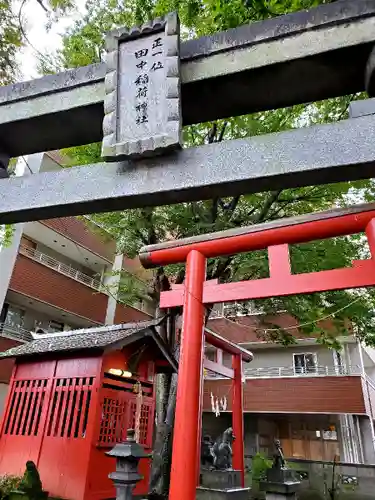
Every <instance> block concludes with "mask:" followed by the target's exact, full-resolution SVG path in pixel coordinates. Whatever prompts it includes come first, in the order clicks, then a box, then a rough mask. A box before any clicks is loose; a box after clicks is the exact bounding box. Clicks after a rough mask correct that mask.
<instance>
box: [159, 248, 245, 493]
mask: <svg viewBox="0 0 375 500" xmlns="http://www.w3.org/2000/svg"><path fill="white" fill-rule="evenodd" d="M205 276H206V258H205V257H204V255H203V254H202V253H200V252H197V251H196V250H192V251H191V252H190V253H189V254H188V256H187V260H186V278H185V288H184V304H183V316H182V334H181V347H180V363H179V370H178V385H177V403H176V415H175V425H174V438H173V451H172V456H173V460H172V469H171V485H170V492H169V498H170V500H193V499H195V496H196V488H197V478H198V477H199V472H198V471H199V469H200V446H201V434H202V416H201V414H202V396H203V395H202V382H203V346H204V311H205V308H204V305H203V286H204V282H205ZM208 342H209V343H211V344H212V345H216V346H217V347H220V348H222V349H223V350H225V351H227V352H231V350H230V349H229V348H228V347H229V345H230V343H229V342H225V341H220V340H219V339H217V338H214V337H212V336H211V337H210V338H208ZM220 342H222V344H220ZM232 359H233V378H232V387H233V391H232V393H233V396H232V398H233V399H232V415H233V417H232V419H233V433H234V435H235V437H236V440H235V442H234V443H233V467H234V468H235V469H237V470H240V471H241V483H242V486H244V482H245V475H244V432H243V404H242V357H241V354H239V353H238V351H237V350H236V351H233V352H232Z"/></svg>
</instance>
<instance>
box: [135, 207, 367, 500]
mask: <svg viewBox="0 0 375 500" xmlns="http://www.w3.org/2000/svg"><path fill="white" fill-rule="evenodd" d="M363 231H365V232H366V235H367V240H368V244H369V247H370V251H371V258H370V259H367V260H359V261H355V262H353V266H352V267H351V268H345V269H334V270H329V271H320V272H314V273H304V274H298V275H293V274H292V273H291V269H290V262H289V249H288V245H289V244H296V243H303V242H309V241H313V240H317V239H324V238H332V237H336V236H344V235H349V234H355V233H360V232H363ZM264 248H268V257H269V273H270V277H269V278H266V279H258V280H252V281H243V282H238V283H224V284H215V283H212V282H205V277H206V261H207V259H208V258H212V257H219V256H223V255H231V254H236V253H240V252H248V251H252V250H259V249H264ZM140 259H141V262H142V263H143V265H144V266H145V267H154V266H162V265H167V264H172V263H181V262H186V275H185V284H184V287H183V288H181V287H176V288H175V289H172V290H171V291H167V292H163V293H162V294H161V299H160V302H161V304H160V305H161V307H162V308H168V307H176V306H181V305H183V326H182V338H181V352H180V363H179V374H178V388H177V404H176V416H175V432H174V440H173V460H172V470H171V486H170V495H169V498H170V500H193V499H194V498H195V494H196V493H195V492H196V486H197V469H196V467H197V463H196V460H197V456H198V455H199V444H200V443H199V441H200V435H201V399H202V394H201V388H202V366H203V339H204V336H203V324H204V304H211V303H215V302H217V303H220V302H229V301H236V300H248V299H256V298H257V299H261V298H267V297H272V296H278V295H284V296H286V295H296V294H304V293H305V294H306V293H312V292H320V291H327V290H339V289H345V288H360V287H368V286H373V285H375V204H374V203H372V204H366V205H358V206H355V207H350V208H345V209H336V210H330V211H326V212H321V213H316V214H308V215H305V216H299V217H293V218H289V219H281V220H278V221H274V222H270V223H265V224H259V225H255V226H250V227H245V228H240V229H234V230H229V231H222V232H218V233H213V234H206V235H201V236H198V237H192V238H186V239H183V240H179V241H172V242H166V243H163V244H158V245H151V246H148V247H145V248H143V249H142V250H141V252H140ZM236 358H237V359H241V358H240V357H239V356H237V357H236ZM240 369H241V367H240V366H238V365H237V366H236V367H234V370H235V372H237V373H240ZM237 415H238V411H237ZM241 418H242V413H241ZM236 425H237V426H239V427H241V426H242V423H241V425H240V424H239V423H238V424H236ZM241 428H242V427H241ZM235 450H236V449H235ZM234 453H235V454H234V464H233V465H234V467H238V468H242V467H243V462H242V464H241V465H240V463H239V462H238V461H237V458H236V456H238V455H237V453H238V449H237V451H235V452H234ZM242 453H243V451H242ZM181 478H184V486H183V488H182V487H181Z"/></svg>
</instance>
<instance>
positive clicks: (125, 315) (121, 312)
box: [115, 304, 152, 325]
mask: <svg viewBox="0 0 375 500" xmlns="http://www.w3.org/2000/svg"><path fill="white" fill-rule="evenodd" d="M150 319H152V318H151V316H150V315H149V314H146V313H144V312H142V311H138V309H134V308H133V307H128V306H123V305H122V304H118V305H117V307H116V313H115V324H116V325H118V324H120V323H132V322H136V321H147V320H150Z"/></svg>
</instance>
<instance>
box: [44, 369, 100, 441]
mask: <svg viewBox="0 0 375 500" xmlns="http://www.w3.org/2000/svg"><path fill="white" fill-rule="evenodd" d="M93 382H94V378H93V377H74V378H58V379H56V380H55V383H54V388H53V393H52V399H51V406H50V412H49V415H48V420H47V432H46V435H47V436H51V437H67V438H84V437H85V436H86V428H87V421H88V415H89V409H90V401H91V396H92V386H93Z"/></svg>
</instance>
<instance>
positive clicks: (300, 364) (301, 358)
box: [293, 352, 317, 374]
mask: <svg viewBox="0 0 375 500" xmlns="http://www.w3.org/2000/svg"><path fill="white" fill-rule="evenodd" d="M293 366H294V373H296V374H305V373H316V372H317V359H316V354H315V353H311V352H307V353H300V354H293Z"/></svg>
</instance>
